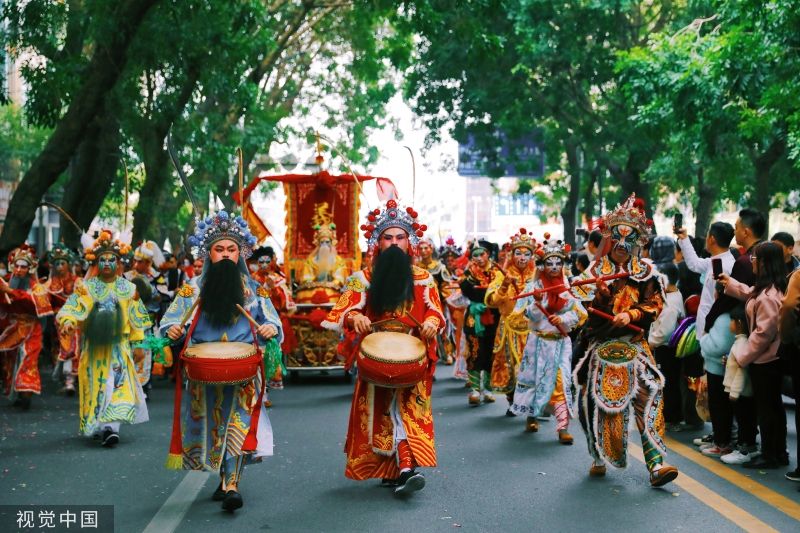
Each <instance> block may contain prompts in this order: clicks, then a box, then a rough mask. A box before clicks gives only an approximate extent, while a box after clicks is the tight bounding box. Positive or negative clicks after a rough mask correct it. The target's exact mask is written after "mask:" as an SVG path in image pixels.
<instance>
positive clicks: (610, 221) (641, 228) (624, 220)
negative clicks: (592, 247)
mask: <svg viewBox="0 0 800 533" xmlns="http://www.w3.org/2000/svg"><path fill="white" fill-rule="evenodd" d="M621 224H624V225H626V226H630V227H632V228H633V229H635V230H636V231H637V232H638V234H639V235H638V240H637V242H638V244H639V246H644V245H645V244H647V241H648V240H649V238H650V234H651V232H652V226H653V221H652V220H650V219H648V218H647V215H646V213H645V205H644V200H642V199H641V198H636V194H635V193H631V195H630V196H628V198H627V199H626V200H625V201H624V202H622V203H621V204H619V205H618V206H617V207H615V208H614V209H612V210H611V211H609V212H608V213H606V214H605V215H603V217H602V218H601V220H600V232H601V233H602V234H603V237H607V238H612V228H614V227H615V226H619V225H621ZM623 237H624V235H623Z"/></svg>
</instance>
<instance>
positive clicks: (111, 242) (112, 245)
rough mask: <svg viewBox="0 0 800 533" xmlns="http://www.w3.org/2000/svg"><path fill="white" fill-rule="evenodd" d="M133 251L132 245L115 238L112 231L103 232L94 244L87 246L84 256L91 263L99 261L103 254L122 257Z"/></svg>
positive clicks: (105, 230)
mask: <svg viewBox="0 0 800 533" xmlns="http://www.w3.org/2000/svg"><path fill="white" fill-rule="evenodd" d="M130 251H131V246H130V244H127V243H124V242H122V241H120V240H117V239H115V238H114V236H113V234H112V233H111V230H110V229H104V230H101V231H100V233H99V234H98V235H97V238H96V239H95V240H94V242H93V243H92V244H91V245H90V246H87V247H86V249H85V250H84V254H83V256H84V257H85V258H86V260H87V261H89V262H92V263H93V262H95V261H97V258H98V257H100V256H101V255H103V254H114V255H116V256H117V257H122V256H124V255H126V254H128V253H130Z"/></svg>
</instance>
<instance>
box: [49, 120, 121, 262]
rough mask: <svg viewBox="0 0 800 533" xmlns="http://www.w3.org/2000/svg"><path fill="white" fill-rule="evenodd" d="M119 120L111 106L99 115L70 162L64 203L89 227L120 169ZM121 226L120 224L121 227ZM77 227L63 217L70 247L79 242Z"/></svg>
mask: <svg viewBox="0 0 800 533" xmlns="http://www.w3.org/2000/svg"><path fill="white" fill-rule="evenodd" d="M120 142H121V135H120V129H119V121H118V120H117V117H116V116H114V114H113V113H111V112H110V111H109V110H108V109H106V110H104V112H103V113H102V114H100V115H98V116H97V117H96V118H95V120H94V121H92V124H91V125H90V128H89V131H88V132H87V134H86V137H85V138H84V140H83V141H82V142H81V144H80V146H79V147H78V152H77V154H75V157H74V158H73V160H72V162H71V163H70V178H69V182H68V183H67V185H66V187H65V188H64V198H63V200H62V203H61V207H63V208H64V210H65V211H66V212H67V213H68V214H69V215H70V216H72V218H73V219H75V222H77V223H78V225H79V226H81V228H83V229H84V230H88V229H89V226H90V225H91V223H92V220H94V217H95V215H97V212H98V211H99V210H100V206H102V205H103V201H104V200H105V198H106V194H107V193H108V190H109V188H110V187H111V185H112V183H113V182H114V178H115V176H116V174H117V170H118V169H119V160H120V152H119V145H120ZM120 229H121V228H120ZM80 237H81V236H80V234H79V233H78V230H77V229H76V228H75V227H74V226H73V225H72V224H71V223H70V222H68V221H67V220H65V219H64V217H63V216H62V217H61V239H62V240H63V241H64V243H66V245H67V246H69V247H72V248H74V247H77V246H79V245H80Z"/></svg>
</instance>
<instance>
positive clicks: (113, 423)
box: [56, 230, 151, 447]
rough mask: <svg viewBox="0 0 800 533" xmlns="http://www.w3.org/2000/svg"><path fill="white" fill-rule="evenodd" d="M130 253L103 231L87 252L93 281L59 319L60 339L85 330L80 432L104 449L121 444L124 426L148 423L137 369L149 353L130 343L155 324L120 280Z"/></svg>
mask: <svg viewBox="0 0 800 533" xmlns="http://www.w3.org/2000/svg"><path fill="white" fill-rule="evenodd" d="M87 242H91V241H87ZM129 250H130V246H128V245H127V244H126V243H123V242H121V241H119V240H115V239H114V238H113V237H112V234H111V231H110V230H103V231H101V232H100V234H99V236H98V237H97V239H95V240H94V242H93V243H92V244H90V245H89V246H87V249H86V259H87V260H88V261H89V262H90V263H91V265H92V267H91V269H90V271H89V278H88V279H87V280H86V282H85V283H83V284H81V285H79V286H77V287H76V288H75V292H73V293H72V295H71V296H70V297H69V299H68V300H67V302H66V303H65V304H64V306H63V307H62V308H61V310H60V311H59V312H58V315H56V324H57V325H58V328H59V333H60V334H61V335H63V336H65V337H70V336H74V335H75V334H76V332H78V331H80V338H81V342H82V346H81V350H80V352H81V357H80V364H79V365H78V383H79V384H80V387H79V388H80V395H79V400H80V403H79V409H80V410H79V414H80V432H81V434H82V435H84V436H86V437H91V436H99V437H100V443H101V444H102V445H103V446H105V447H113V446H114V445H116V444H117V443H118V442H119V430H120V425H121V424H122V423H127V424H138V423H140V422H146V421H147V419H148V413H147V405H146V404H145V401H144V393H143V391H142V387H141V385H140V384H139V380H138V379H137V377H136V369H135V367H134V362H135V360H137V359H139V360H141V359H142V357H144V354H143V353H142V350H140V349H132V348H131V343H132V342H136V341H140V340H142V339H143V338H144V330H145V329H147V328H149V327H150V325H151V324H150V318H149V316H148V315H147V309H145V307H144V304H142V302H141V300H140V299H139V296H138V294H137V293H136V286H135V285H134V284H133V283H131V282H129V281H128V280H126V279H125V278H123V277H122V276H120V271H121V270H122V269H121V260H120V259H121V258H122V256H124V255H125V254H126V253H127V252H128V251H129Z"/></svg>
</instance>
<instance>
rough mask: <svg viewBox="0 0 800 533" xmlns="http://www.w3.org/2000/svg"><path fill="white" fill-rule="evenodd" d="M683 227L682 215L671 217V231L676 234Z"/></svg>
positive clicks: (677, 214)
mask: <svg viewBox="0 0 800 533" xmlns="http://www.w3.org/2000/svg"><path fill="white" fill-rule="evenodd" d="M682 227H683V213H676V214H675V216H674V217H672V231H674V232H675V233H677V232H678V230H679V229H681V228H682Z"/></svg>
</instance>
